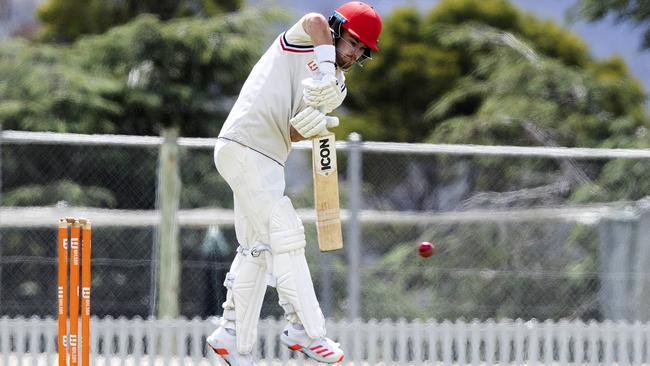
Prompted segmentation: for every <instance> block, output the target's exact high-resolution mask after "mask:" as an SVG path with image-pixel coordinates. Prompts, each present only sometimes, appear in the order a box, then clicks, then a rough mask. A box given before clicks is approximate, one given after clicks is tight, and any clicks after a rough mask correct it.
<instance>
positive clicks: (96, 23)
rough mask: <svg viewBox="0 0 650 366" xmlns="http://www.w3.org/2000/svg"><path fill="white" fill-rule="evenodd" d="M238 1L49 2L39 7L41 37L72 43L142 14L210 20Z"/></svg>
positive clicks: (239, 0) (226, 10)
mask: <svg viewBox="0 0 650 366" xmlns="http://www.w3.org/2000/svg"><path fill="white" fill-rule="evenodd" d="M241 5H242V2H241V0H182V1H177V0H144V1H143V0H126V1H103V0H90V1H86V0H84V1H81V0H48V1H46V2H44V3H43V4H41V5H40V7H39V8H38V12H37V13H38V17H39V19H40V21H41V22H42V23H43V25H44V26H43V31H42V34H41V37H42V38H43V39H45V40H49V41H56V42H72V41H74V40H76V39H77V38H79V36H82V35H84V34H98V33H103V32H105V31H106V30H108V29H109V28H111V27H113V26H116V25H120V24H124V23H127V22H129V21H130V20H132V19H133V18H135V17H137V16H138V15H141V14H153V15H156V16H157V17H159V18H160V19H162V20H168V19H171V18H177V17H187V16H199V17H210V16H215V15H220V14H224V13H226V12H233V11H236V10H239V9H240V8H241Z"/></svg>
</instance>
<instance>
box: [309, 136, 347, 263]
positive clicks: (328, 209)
mask: <svg viewBox="0 0 650 366" xmlns="http://www.w3.org/2000/svg"><path fill="white" fill-rule="evenodd" d="M312 156H313V173H314V174H313V176H314V205H315V208H316V231H317V233H318V246H319V248H320V251H321V252H329V251H332V250H337V249H341V248H343V234H342V231H341V217H340V208H339V174H338V170H337V166H336V139H335V138H334V134H333V133H328V134H326V135H323V136H317V137H315V138H314V139H313V140H312Z"/></svg>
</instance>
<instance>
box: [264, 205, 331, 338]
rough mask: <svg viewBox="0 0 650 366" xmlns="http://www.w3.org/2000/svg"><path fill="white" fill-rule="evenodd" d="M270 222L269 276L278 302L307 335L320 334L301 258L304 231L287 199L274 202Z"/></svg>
mask: <svg viewBox="0 0 650 366" xmlns="http://www.w3.org/2000/svg"><path fill="white" fill-rule="evenodd" d="M270 225H271V227H270V235H271V250H272V252H273V275H274V276H275V278H276V279H277V285H276V288H277V290H278V297H279V299H280V302H281V303H288V304H290V305H291V307H293V310H294V311H295V313H296V315H297V316H298V318H299V319H300V322H301V323H302V324H303V326H304V327H305V331H306V332H307V334H308V335H309V336H310V337H312V338H317V337H323V336H325V317H324V316H323V312H322V311H321V309H320V306H319V304H318V300H317V299H316V293H315V291H314V284H313V283H312V280H311V274H310V273H309V267H308V266H307V259H306V258H305V245H306V243H305V231H304V228H303V226H302V222H301V221H300V218H299V217H298V215H297V214H296V210H295V209H294V208H293V205H292V204H291V201H290V200H289V198H287V197H283V198H282V199H280V201H278V203H276V205H275V206H274V208H273V210H272V211H271V221H270ZM286 308H287V307H285V309H286ZM288 317H290V314H288Z"/></svg>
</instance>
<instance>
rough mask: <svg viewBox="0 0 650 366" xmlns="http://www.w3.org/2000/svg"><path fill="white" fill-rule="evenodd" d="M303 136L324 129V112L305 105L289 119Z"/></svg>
mask: <svg viewBox="0 0 650 366" xmlns="http://www.w3.org/2000/svg"><path fill="white" fill-rule="evenodd" d="M289 122H290V123H291V125H292V126H293V127H294V128H295V129H296V131H298V133H299V134H300V135H302V136H303V137H312V136H316V135H318V134H320V133H321V132H322V131H323V130H325V129H326V125H327V124H326V122H325V114H324V113H323V112H321V111H319V110H318V109H315V108H313V107H307V108H305V109H304V110H303V111H301V112H300V113H298V114H297V115H296V116H295V117H293V118H292V119H291V120H290V121H289Z"/></svg>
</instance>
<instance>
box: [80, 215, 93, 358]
mask: <svg viewBox="0 0 650 366" xmlns="http://www.w3.org/2000/svg"><path fill="white" fill-rule="evenodd" d="M80 221H81V225H82V226H83V235H82V240H83V242H82V250H81V256H82V260H81V270H82V273H81V340H82V342H81V364H82V365H84V366H90V283H91V281H90V253H91V250H92V249H91V247H92V245H91V243H92V241H91V235H92V229H91V226H90V221H88V220H80Z"/></svg>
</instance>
